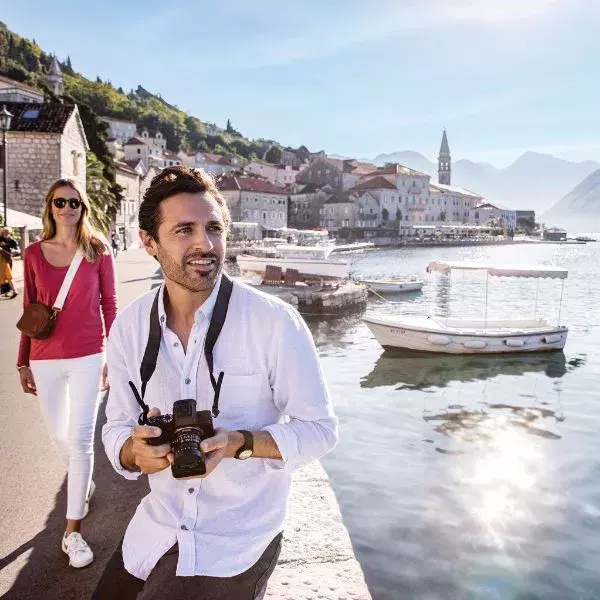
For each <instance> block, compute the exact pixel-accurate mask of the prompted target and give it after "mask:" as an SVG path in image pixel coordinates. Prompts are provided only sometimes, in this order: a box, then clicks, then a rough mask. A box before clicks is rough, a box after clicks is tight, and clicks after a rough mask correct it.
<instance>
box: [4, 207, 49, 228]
mask: <svg viewBox="0 0 600 600" xmlns="http://www.w3.org/2000/svg"><path fill="white" fill-rule="evenodd" d="M6 220H7V224H6V225H7V227H29V229H35V230H41V229H43V228H44V226H43V225H42V220H41V219H40V218H39V217H34V216H33V215H28V214H27V213H23V212H19V211H18V210H13V209H12V208H7V209H6Z"/></svg>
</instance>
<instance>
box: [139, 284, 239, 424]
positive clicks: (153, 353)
mask: <svg viewBox="0 0 600 600" xmlns="http://www.w3.org/2000/svg"><path fill="white" fill-rule="evenodd" d="M232 290H233V282H232V281H231V279H229V277H228V276H227V275H226V274H225V273H223V274H222V275H221V285H220V286H219V292H218V294H217V301H216V303H215V308H214V310H213V314H212V317H211V319H210V324H209V326H208V331H207V333H206V340H205V342H204V357H205V358H206V364H207V365H208V373H209V375H210V382H211V384H212V386H213V391H214V399H213V405H212V415H213V417H214V418H215V419H216V418H217V417H218V416H219V395H220V393H221V384H222V383H223V377H224V375H225V373H224V372H223V371H221V372H220V373H219V375H218V377H217V378H215V376H214V374H213V367H214V363H213V348H214V347H215V344H216V343H217V339H218V338H219V334H220V333H221V329H223V325H224V323H225V319H226V317H227V309H228V308H229V299H230V298H231V292H232ZM159 296H160V288H159V289H158V291H157V292H156V296H154V301H153V302H152V308H151V309H150V332H149V333H148V343H147V344H146V350H145V351H144V357H143V358H142V364H141V366H140V378H141V380H142V388H141V391H142V393H141V395H140V393H139V392H138V390H137V388H136V387H135V384H134V383H133V381H130V382H129V387H130V388H131V391H132V392H133V395H134V397H135V399H136V401H137V403H138V404H139V405H140V407H141V409H142V414H141V415H140V418H139V423H140V425H143V424H144V423H145V422H146V420H147V418H148V412H149V410H150V408H149V406H148V405H147V404H146V403H145V402H144V395H145V393H146V385H147V383H148V381H150V378H151V377H152V375H153V374H154V371H155V370H156V362H157V361H158V353H159V351H160V340H161V337H162V332H161V328H160V320H159V318H158V299H159Z"/></svg>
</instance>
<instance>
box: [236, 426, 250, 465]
mask: <svg viewBox="0 0 600 600" xmlns="http://www.w3.org/2000/svg"><path fill="white" fill-rule="evenodd" d="M236 431H237V432H238V433H241V434H242V435H243V436H244V443H243V444H242V446H241V447H240V448H238V450H237V452H236V453H235V458H238V459H239V458H240V455H241V454H242V452H247V451H248V450H250V452H251V453H254V436H253V435H252V434H251V433H250V432H249V431H246V430H245V429H237V430H236ZM250 456H252V454H251V455H250ZM245 458H249V457H245Z"/></svg>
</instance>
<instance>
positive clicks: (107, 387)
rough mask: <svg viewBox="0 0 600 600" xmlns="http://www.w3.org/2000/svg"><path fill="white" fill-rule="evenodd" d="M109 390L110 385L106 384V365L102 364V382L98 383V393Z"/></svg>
mask: <svg viewBox="0 0 600 600" xmlns="http://www.w3.org/2000/svg"><path fill="white" fill-rule="evenodd" d="M109 389H110V383H109V382H108V365H107V364H106V363H104V367H103V368H102V382H101V383H100V391H101V392H105V391H106V390H109Z"/></svg>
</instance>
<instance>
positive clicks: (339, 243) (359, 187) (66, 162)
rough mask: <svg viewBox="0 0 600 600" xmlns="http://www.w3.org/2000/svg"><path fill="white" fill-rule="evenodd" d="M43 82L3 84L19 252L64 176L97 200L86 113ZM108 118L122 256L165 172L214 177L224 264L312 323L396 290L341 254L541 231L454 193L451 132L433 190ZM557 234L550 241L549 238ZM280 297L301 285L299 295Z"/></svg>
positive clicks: (10, 203)
mask: <svg viewBox="0 0 600 600" xmlns="http://www.w3.org/2000/svg"><path fill="white" fill-rule="evenodd" d="M47 84H48V87H49V89H50V90H51V92H52V94H53V96H54V101H47V99H46V98H45V97H44V95H43V94H42V93H41V92H40V91H38V90H37V89H35V88H33V87H30V86H29V85H27V84H24V83H21V82H18V81H14V80H12V79H10V78H8V77H6V76H0V104H1V105H2V107H3V108H2V111H3V112H4V114H5V115H6V114H7V113H9V114H10V126H9V127H6V128H5V129H4V134H5V135H6V136H7V140H6V146H4V145H3V148H5V147H6V148H7V156H6V157H5V160H6V176H5V177H4V181H5V185H4V189H5V190H6V192H5V193H6V198H7V202H6V211H7V216H6V220H7V224H8V225H9V226H11V227H13V229H15V230H16V231H17V234H18V237H19V239H20V244H21V248H22V249H23V248H24V246H25V245H26V244H27V243H28V242H29V241H31V240H33V239H35V236H36V235H37V233H39V230H40V229H41V220H40V218H39V217H40V214H41V209H42V204H43V200H44V194H45V190H47V189H48V187H49V186H50V185H51V183H52V182H53V181H55V179H56V177H57V176H60V177H67V178H73V179H75V180H76V181H77V182H78V183H79V184H80V186H81V187H82V188H83V189H87V190H88V193H89V190H90V183H91V184H92V187H91V189H92V190H93V189H94V185H93V184H94V183H96V182H95V181H91V182H90V177H91V174H90V173H87V172H86V169H87V155H86V153H87V151H88V150H89V144H88V140H87V138H86V134H85V130H84V125H83V121H82V113H81V112H80V109H79V107H78V105H77V104H69V103H66V102H65V103H61V102H56V101H55V99H56V98H60V97H61V96H62V95H63V74H62V71H61V67H60V65H59V63H58V61H57V59H56V58H54V59H53V60H52V62H51V64H50V67H49V69H48V75H47ZM100 118H101V120H102V121H104V123H105V124H106V130H107V140H106V145H107V147H108V150H109V152H110V154H111V155H112V162H113V163H114V168H115V181H116V184H118V186H120V188H121V190H122V192H121V193H122V196H123V200H122V201H121V203H120V206H119V209H118V211H117V212H116V214H115V216H114V219H113V222H112V224H111V225H110V230H109V232H108V233H109V235H110V237H111V239H113V240H114V243H115V245H117V246H118V247H119V249H122V250H127V249H131V248H134V247H137V246H139V239H138V210H139V206H140V203H141V200H142V198H143V195H144V192H145V190H146V189H147V188H148V186H149V185H150V182H151V181H152V179H153V177H155V175H156V174H157V173H159V172H160V171H161V170H162V169H164V168H167V167H171V166H177V165H184V166H187V167H190V168H199V169H203V170H205V171H206V172H208V173H210V174H211V175H212V176H213V177H214V178H215V180H216V182H217V185H218V187H219V189H220V191H221V193H222V195H223V196H224V198H225V200H226V202H227V204H228V206H229V209H230V212H231V217H232V228H231V231H230V233H229V243H228V254H227V258H228V259H230V260H235V261H236V262H237V265H238V267H239V271H240V274H241V275H242V276H243V277H245V278H246V279H248V278H253V280H254V281H255V282H256V283H257V284H266V285H269V284H270V285H271V286H272V288H273V289H272V290H271V291H272V293H278V294H279V295H282V294H283V297H285V299H286V300H287V301H289V302H291V303H292V304H294V305H296V306H298V308H299V309H300V310H303V311H304V312H305V313H311V312H313V313H315V314H325V313H328V312H330V311H331V310H332V309H333V310H334V312H335V313H337V314H339V313H340V312H345V310H346V309H348V310H351V311H354V310H357V309H359V310H360V309H364V307H365V306H366V297H367V289H368V291H370V292H372V293H377V290H378V289H379V290H380V291H381V290H382V289H383V291H388V290H387V289H385V288H386V287H387V286H388V283H385V282H384V283H383V284H382V285H383V288H382V287H381V285H379V283H380V282H370V283H369V284H365V282H360V281H359V282H354V281H352V276H351V273H350V269H349V262H348V261H345V260H342V259H340V260H333V259H332V258H331V256H330V255H332V254H333V253H334V252H337V253H340V252H342V251H348V250H350V251H352V250H362V249H368V248H373V247H378V246H402V245H417V244H420V245H463V244H498V243H500V244H501V243H514V242H515V241H517V240H515V239H514V236H515V232H517V233H519V232H521V233H527V234H532V233H537V234H538V235H539V233H540V232H539V231H538V228H537V225H536V223H535V214H534V212H533V211H527V210H518V211H517V210H513V209H508V208H505V207H502V206H499V205H497V204H494V203H491V202H488V201H486V200H485V198H484V197H482V196H481V195H479V194H477V193H476V192H474V191H471V190H467V189H464V188H461V187H457V186H454V185H452V161H451V154H450V145H449V142H448V137H447V134H446V131H444V132H443V135H442V140H441V146H440V149H439V153H438V177H437V181H432V180H431V179H432V178H431V176H430V175H428V174H425V173H422V172H420V171H417V170H414V169H412V168H409V167H407V166H404V165H402V164H398V163H386V164H384V165H382V166H377V165H375V164H373V163H370V162H361V161H358V160H355V159H343V158H334V157H331V156H327V155H326V154H325V153H324V152H318V153H313V154H311V153H310V152H308V150H306V149H304V150H306V152H305V153H304V155H305V158H304V159H303V160H301V159H300V158H299V156H298V152H292V151H291V149H290V150H287V149H284V150H281V149H278V154H277V156H276V159H274V158H273V155H272V152H270V150H272V148H273V147H270V146H268V147H266V148H265V152H264V155H263V159H260V160H259V159H254V160H252V159H250V160H243V159H242V158H241V157H240V156H232V155H226V154H218V153H214V152H213V153H211V152H205V151H201V150H198V149H190V148H180V149H179V150H178V151H177V152H175V151H174V150H171V149H169V148H168V147H167V138H166V136H165V135H164V133H163V132H161V131H160V130H154V131H151V130H148V129H147V128H140V127H138V124H137V123H135V122H132V121H126V120H123V119H117V118H112V117H109V116H102V115H100ZM205 125H206V127H213V126H212V125H211V124H205ZM267 158H268V159H269V160H266V159H267ZM2 164H4V158H3V161H2ZM96 191H97V190H96ZM27 229H28V231H26V230H27ZM555 234H556V232H554V231H552V230H548V231H544V232H543V236H544V237H547V238H548V239H552V237H551V236H552V235H555ZM563 234H564V232H559V235H563ZM559 239H560V238H559ZM520 241H523V240H520ZM338 257H339V254H338V256H336V258H338ZM356 283H359V285H358V286H357V285H356ZM315 284H320V285H324V284H326V285H327V287H329V288H332V287H334V288H335V289H334V290H333V291H331V290H326V292H325V293H323V292H315V291H314V290H313V289H310V288H311V286H312V287H314V285H315ZM391 285H392V287H393V289H394V290H395V291H412V290H414V289H420V288H419V286H420V285H422V283H421V282H414V281H395V282H392V283H391ZM302 286H308V287H309V289H308V290H306V289H304V290H303V289H302ZM365 286H366V289H365ZM281 287H287V288H290V287H293V288H294V290H293V292H294V293H293V294H290V293H289V289H288V290H281V289H279V288H281ZM298 288H300V289H298Z"/></svg>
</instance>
